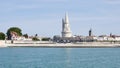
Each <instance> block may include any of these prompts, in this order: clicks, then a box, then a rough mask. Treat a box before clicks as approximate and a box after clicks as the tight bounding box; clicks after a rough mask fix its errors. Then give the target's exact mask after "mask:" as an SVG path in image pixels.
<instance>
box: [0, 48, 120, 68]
mask: <svg viewBox="0 0 120 68" xmlns="http://www.w3.org/2000/svg"><path fill="white" fill-rule="evenodd" d="M0 68H120V48H0Z"/></svg>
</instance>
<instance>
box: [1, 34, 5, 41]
mask: <svg viewBox="0 0 120 68" xmlns="http://www.w3.org/2000/svg"><path fill="white" fill-rule="evenodd" d="M0 40H5V34H4V33H2V32H0Z"/></svg>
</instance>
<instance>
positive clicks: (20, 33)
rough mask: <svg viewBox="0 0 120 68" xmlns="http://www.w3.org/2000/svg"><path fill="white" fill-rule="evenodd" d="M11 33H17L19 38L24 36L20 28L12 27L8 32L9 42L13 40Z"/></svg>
mask: <svg viewBox="0 0 120 68" xmlns="http://www.w3.org/2000/svg"><path fill="white" fill-rule="evenodd" d="M11 32H16V33H17V35H18V36H21V35H22V30H21V29H20V28H18V27H11V28H9V29H8V30H7V37H8V40H11Z"/></svg>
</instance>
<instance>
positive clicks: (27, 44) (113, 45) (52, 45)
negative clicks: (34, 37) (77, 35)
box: [0, 40, 120, 48]
mask: <svg viewBox="0 0 120 68" xmlns="http://www.w3.org/2000/svg"><path fill="white" fill-rule="evenodd" d="M3 47H10V48H11V47H35V48H120V44H119V43H110V42H79V43H54V42H48V41H47V42H42V41H40V42H35V41H32V42H25V41H16V42H15V43H13V44H11V43H10V41H7V43H5V41H4V40H3V41H0V48H3Z"/></svg>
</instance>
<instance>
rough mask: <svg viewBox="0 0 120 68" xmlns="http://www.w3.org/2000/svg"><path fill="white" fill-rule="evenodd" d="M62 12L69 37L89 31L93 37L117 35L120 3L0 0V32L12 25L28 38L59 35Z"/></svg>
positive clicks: (119, 32) (102, 0) (114, 0)
mask: <svg viewBox="0 0 120 68" xmlns="http://www.w3.org/2000/svg"><path fill="white" fill-rule="evenodd" d="M65 12H68V15H69V20H70V25H71V30H72V33H73V35H88V30H89V29H90V28H92V29H93V33H94V35H101V34H107V35H109V33H110V32H112V33H113V34H117V35H120V30H119V29H120V0H0V31H1V32H4V33H6V31H7V29H8V28H10V27H14V26H16V27H20V28H21V29H22V32H23V33H28V34H29V35H34V34H36V33H37V34H38V35H39V36H51V37H52V36H53V35H61V30H62V29H61V24H62V21H61V20H62V18H63V17H64V16H65Z"/></svg>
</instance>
